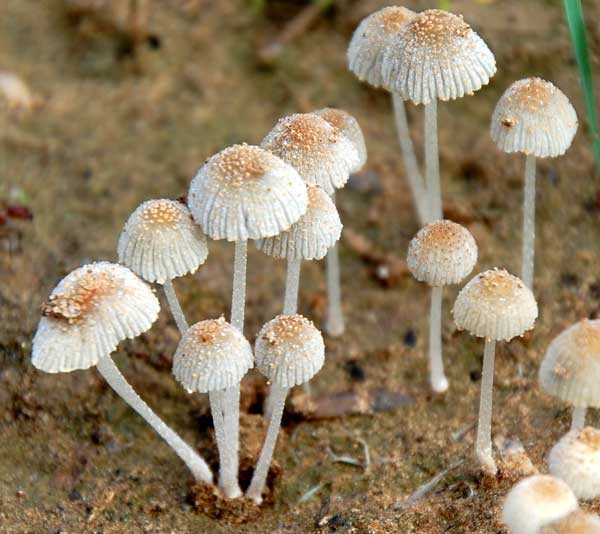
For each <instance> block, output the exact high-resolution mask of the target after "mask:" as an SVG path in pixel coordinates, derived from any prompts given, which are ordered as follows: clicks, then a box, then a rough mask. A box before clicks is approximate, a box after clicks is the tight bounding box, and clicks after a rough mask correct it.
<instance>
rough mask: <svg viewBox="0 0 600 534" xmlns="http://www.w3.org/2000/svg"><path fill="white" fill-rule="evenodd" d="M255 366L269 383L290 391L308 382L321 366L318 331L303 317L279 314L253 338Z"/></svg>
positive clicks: (322, 359) (321, 358)
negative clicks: (254, 339)
mask: <svg viewBox="0 0 600 534" xmlns="http://www.w3.org/2000/svg"><path fill="white" fill-rule="evenodd" d="M254 355H255V360H256V367H257V368H258V370H259V371H260V372H261V373H262V374H263V375H264V376H266V377H267V379H268V380H269V381H271V382H274V383H276V384H277V385H278V386H280V387H282V388H291V387H293V386H298V385H300V384H304V383H305V382H308V381H309V380H310V379H311V378H312V377H313V376H314V375H316V374H317V373H318V372H319V369H321V367H323V362H324V361H325V344H324V342H323V336H322V335H321V332H319V330H318V329H317V328H316V327H315V325H314V324H313V323H312V321H309V320H308V319H306V318H305V317H303V316H302V315H278V316H277V317H275V319H271V320H270V321H269V322H268V323H266V324H265V325H264V326H263V327H262V328H261V329H260V332H259V333H258V335H257V336H256V343H255V345H254Z"/></svg>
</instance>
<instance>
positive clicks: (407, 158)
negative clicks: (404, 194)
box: [392, 93, 428, 225]
mask: <svg viewBox="0 0 600 534" xmlns="http://www.w3.org/2000/svg"><path fill="white" fill-rule="evenodd" d="M392 104H393V107H394V117H395V119H396V130H397V132H398V141H399V142H400V149H401V150H402V160H403V161H404V170H405V172H406V178H407V180H408V185H409V186H410V191H411V193H412V196H413V200H414V203H415V208H416V210H417V216H418V218H419V223H420V224H421V225H423V224H425V222H426V221H427V211H428V209H427V191H426V190H425V184H424V183H423V177H422V176H421V173H420V172H419V164H418V163H417V156H416V155H415V149H414V147H413V143H412V140H411V138H410V129H409V127H408V120H407V118H406V109H405V107H404V100H402V97H401V96H400V95H399V94H397V93H392Z"/></svg>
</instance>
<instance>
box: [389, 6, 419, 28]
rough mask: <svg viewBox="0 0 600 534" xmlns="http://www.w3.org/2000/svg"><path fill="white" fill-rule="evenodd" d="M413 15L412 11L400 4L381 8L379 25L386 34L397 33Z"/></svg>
mask: <svg viewBox="0 0 600 534" xmlns="http://www.w3.org/2000/svg"><path fill="white" fill-rule="evenodd" d="M414 16H415V14H414V12H413V11H410V10H409V9H406V8H405V7H400V6H391V7H389V8H387V9H382V10H381V25H382V27H383V31H384V32H385V33H388V34H392V33H398V31H399V30H400V28H401V27H402V26H404V24H406V23H407V22H408V21H409V20H410V19H412V18H413V17H414Z"/></svg>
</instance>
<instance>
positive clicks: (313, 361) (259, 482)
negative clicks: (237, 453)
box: [246, 315, 325, 504]
mask: <svg viewBox="0 0 600 534" xmlns="http://www.w3.org/2000/svg"><path fill="white" fill-rule="evenodd" d="M254 357H255V362H256V367H257V368H258V370H259V371H260V372H261V373H262V374H263V375H264V376H265V377H266V378H267V380H268V381H269V383H270V384H271V389H272V391H273V411H272V413H271V417H270V420H269V428H268V430H267V435H266V437H265V441H264V443H263V447H262V449H261V451H260V456H259V458H258V462H257V464H256V468H255V470H254V474H253V476H252V481H251V482H250V486H249V487H248V490H247V492H246V496H247V497H249V498H251V499H252V500H254V502H256V503H257V504H260V503H261V502H262V493H263V490H264V488H265V482H266V480H267V473H268V471H269V465H270V464H271V459H272V458H273V451H274V449H275V444H276V443H277V435H278V434H279V427H280V425H281V417H282V414H283V408H284V405H285V398H286V397H287V393H288V390H289V389H290V388H292V387H294V386H297V385H300V384H304V383H306V382H308V381H309V380H310V379H311V378H312V377H313V376H314V375H315V374H317V373H318V372H319V370H320V369H321V367H322V366H323V362H324V360H325V344H324V343H323V336H322V335H321V332H319V330H317V328H316V327H315V325H314V324H313V323H312V322H311V321H309V320H308V319H306V318H305V317H303V316H302V315H279V316H277V317H275V319H272V320H271V321H269V322H268V323H267V324H265V325H264V326H263V327H262V328H261V330H260V332H259V333H258V335H257V337H256V343H255V346H254Z"/></svg>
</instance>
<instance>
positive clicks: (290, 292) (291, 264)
mask: <svg viewBox="0 0 600 534" xmlns="http://www.w3.org/2000/svg"><path fill="white" fill-rule="evenodd" d="M301 265H302V260H301V259H288V262H287V275H286V278H285V299H284V302H283V314H284V315H295V314H296V313H297V311H298V288H299V286H300V267H301Z"/></svg>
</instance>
